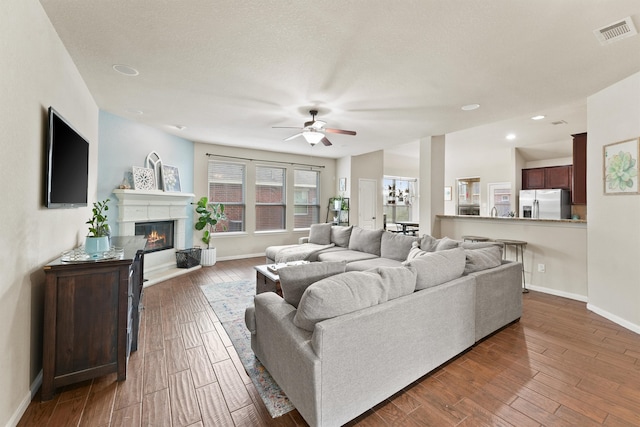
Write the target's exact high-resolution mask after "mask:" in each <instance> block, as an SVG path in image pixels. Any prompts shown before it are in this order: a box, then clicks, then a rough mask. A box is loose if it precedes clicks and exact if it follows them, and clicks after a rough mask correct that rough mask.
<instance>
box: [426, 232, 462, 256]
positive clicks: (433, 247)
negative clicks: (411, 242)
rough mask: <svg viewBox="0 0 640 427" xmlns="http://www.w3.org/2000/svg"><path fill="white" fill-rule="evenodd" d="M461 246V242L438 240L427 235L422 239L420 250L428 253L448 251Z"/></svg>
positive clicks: (446, 238) (444, 238)
mask: <svg viewBox="0 0 640 427" xmlns="http://www.w3.org/2000/svg"><path fill="white" fill-rule="evenodd" d="M459 245H460V242H459V241H457V240H453V239H450V238H448V237H443V238H442V239H436V238H435V237H433V236H429V235H428V234H425V235H424V236H422V239H420V249H422V250H423V251H426V252H435V251H446V250H447V249H453V248H457V247H458V246H459Z"/></svg>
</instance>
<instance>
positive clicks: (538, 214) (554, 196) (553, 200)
mask: <svg viewBox="0 0 640 427" xmlns="http://www.w3.org/2000/svg"><path fill="white" fill-rule="evenodd" d="M570 200H571V198H570V196H569V190H521V191H520V218H537V219H568V218H571V202H570Z"/></svg>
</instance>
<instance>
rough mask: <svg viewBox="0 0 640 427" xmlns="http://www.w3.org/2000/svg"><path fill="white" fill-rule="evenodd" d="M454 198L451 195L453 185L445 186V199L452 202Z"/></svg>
mask: <svg viewBox="0 0 640 427" xmlns="http://www.w3.org/2000/svg"><path fill="white" fill-rule="evenodd" d="M451 200H453V196H452V195H451V187H444V201H445V202H450V201H451Z"/></svg>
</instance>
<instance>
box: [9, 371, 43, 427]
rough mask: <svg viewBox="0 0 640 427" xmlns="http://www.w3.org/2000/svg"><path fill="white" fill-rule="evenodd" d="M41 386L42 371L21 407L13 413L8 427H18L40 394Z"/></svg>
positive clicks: (32, 384)
mask: <svg viewBox="0 0 640 427" xmlns="http://www.w3.org/2000/svg"><path fill="white" fill-rule="evenodd" d="M41 385H42V370H40V372H38V375H37V376H36V379H35V380H33V382H32V383H31V387H29V392H28V393H27V395H26V396H25V397H24V398H23V399H22V402H20V405H19V406H18V408H17V409H16V411H15V412H14V413H13V415H12V416H11V418H9V421H8V422H7V427H16V426H17V425H18V423H19V422H20V420H21V419H22V416H23V415H24V413H25V412H27V408H28V407H29V404H30V403H31V401H32V400H33V398H34V396H35V395H36V393H37V392H38V389H39V388H40V386H41Z"/></svg>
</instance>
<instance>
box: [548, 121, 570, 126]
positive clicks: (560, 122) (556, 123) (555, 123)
mask: <svg viewBox="0 0 640 427" xmlns="http://www.w3.org/2000/svg"><path fill="white" fill-rule="evenodd" d="M551 124H552V125H554V126H555V125H566V124H567V122H565V121H564V120H558V121H555V122H551Z"/></svg>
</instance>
